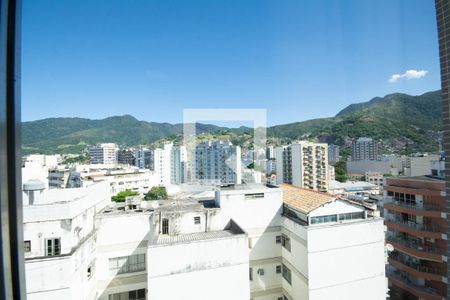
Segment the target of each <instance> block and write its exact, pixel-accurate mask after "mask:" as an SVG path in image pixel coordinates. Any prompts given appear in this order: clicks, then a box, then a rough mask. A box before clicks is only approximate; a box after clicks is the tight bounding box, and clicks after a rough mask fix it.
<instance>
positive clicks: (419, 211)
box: [384, 198, 445, 218]
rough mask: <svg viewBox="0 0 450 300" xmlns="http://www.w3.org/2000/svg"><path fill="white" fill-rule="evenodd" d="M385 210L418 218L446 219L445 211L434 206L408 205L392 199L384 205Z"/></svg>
mask: <svg viewBox="0 0 450 300" xmlns="http://www.w3.org/2000/svg"><path fill="white" fill-rule="evenodd" d="M388 199H389V198H388ZM384 208H386V209H389V210H391V211H398V212H403V213H408V214H411V215H417V216H424V217H434V218H445V214H443V212H444V211H445V209H443V208H441V207H439V206H437V205H432V204H418V203H407V202H404V201H399V200H396V199H392V198H390V201H389V202H386V203H385V204H384Z"/></svg>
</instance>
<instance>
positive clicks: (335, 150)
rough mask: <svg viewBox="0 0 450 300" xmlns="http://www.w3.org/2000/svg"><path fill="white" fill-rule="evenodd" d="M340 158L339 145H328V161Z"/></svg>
mask: <svg viewBox="0 0 450 300" xmlns="http://www.w3.org/2000/svg"><path fill="white" fill-rule="evenodd" d="M340 159H341V156H340V153H339V146H338V145H334V144H329V145H328V162H330V163H336V162H338V161H339V160H340Z"/></svg>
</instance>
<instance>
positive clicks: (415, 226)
mask: <svg viewBox="0 0 450 300" xmlns="http://www.w3.org/2000/svg"><path fill="white" fill-rule="evenodd" d="M385 219H386V220H387V221H389V222H391V223H395V224H398V225H401V226H405V227H408V228H412V229H415V230H418V231H428V232H442V233H443V230H441V229H440V228H438V227H435V226H429V225H424V224H418V223H414V222H411V221H404V220H402V219H400V218H398V217H393V216H391V215H386V216H385Z"/></svg>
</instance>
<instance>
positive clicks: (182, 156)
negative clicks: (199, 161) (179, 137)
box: [170, 146, 187, 184]
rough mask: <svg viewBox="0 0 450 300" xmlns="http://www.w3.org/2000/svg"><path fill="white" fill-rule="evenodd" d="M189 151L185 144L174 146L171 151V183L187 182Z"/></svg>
mask: <svg viewBox="0 0 450 300" xmlns="http://www.w3.org/2000/svg"><path fill="white" fill-rule="evenodd" d="M186 160H187V153H186V147H185V146H174V147H172V150H171V153H170V183H171V184H181V183H185V182H186V166H187V161H186Z"/></svg>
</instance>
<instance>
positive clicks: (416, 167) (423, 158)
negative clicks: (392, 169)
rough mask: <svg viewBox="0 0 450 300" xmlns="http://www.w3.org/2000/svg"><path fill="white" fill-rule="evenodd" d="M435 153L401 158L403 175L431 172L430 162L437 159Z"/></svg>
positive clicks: (419, 174) (438, 158)
mask: <svg viewBox="0 0 450 300" xmlns="http://www.w3.org/2000/svg"><path fill="white" fill-rule="evenodd" d="M439 160H440V156H439V155H437V154H427V155H420V156H408V157H405V158H404V159H403V160H402V167H403V175H405V176H422V175H430V174H431V164H432V163H433V162H435V161H439Z"/></svg>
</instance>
